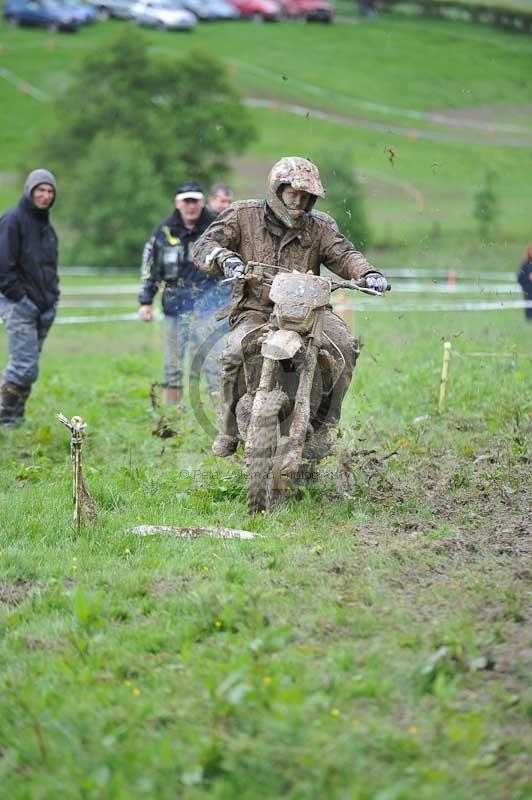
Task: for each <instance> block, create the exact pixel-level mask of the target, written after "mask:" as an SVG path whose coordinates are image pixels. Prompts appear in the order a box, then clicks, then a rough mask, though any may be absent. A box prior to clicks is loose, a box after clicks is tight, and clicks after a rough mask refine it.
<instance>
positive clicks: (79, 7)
mask: <svg viewBox="0 0 532 800" xmlns="http://www.w3.org/2000/svg"><path fill="white" fill-rule="evenodd" d="M58 2H59V5H61V6H62V7H63V8H65V9H67V10H68V11H70V13H71V14H72V16H74V17H76V19H79V21H80V24H81V25H93V24H94V22H96V11H95V10H94V8H93V7H92V6H88V5H87V4H86V3H71V2H69V0H67V2H64V0H58Z"/></svg>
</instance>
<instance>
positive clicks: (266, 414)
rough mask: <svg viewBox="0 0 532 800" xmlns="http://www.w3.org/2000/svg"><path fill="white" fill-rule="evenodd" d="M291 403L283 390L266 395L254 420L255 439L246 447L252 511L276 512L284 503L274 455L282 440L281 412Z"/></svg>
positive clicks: (249, 497) (250, 507) (253, 437)
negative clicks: (277, 480) (276, 478)
mask: <svg viewBox="0 0 532 800" xmlns="http://www.w3.org/2000/svg"><path fill="white" fill-rule="evenodd" d="M288 403H289V400H288V397H287V396H286V394H285V393H284V392H282V391H281V390H280V389H274V390H273V391H271V392H268V394H267V395H266V397H265V399H264V402H263V404H262V407H261V409H260V415H258V416H257V419H255V420H253V419H252V420H251V423H250V424H251V426H252V428H251V429H252V431H253V434H252V440H251V441H250V442H249V443H248V446H247V447H246V472H247V476H248V511H249V513H250V514H260V512H261V511H273V510H274V509H275V508H276V507H277V506H278V505H279V503H280V502H281V499H282V489H281V488H280V486H279V485H278V484H277V482H276V481H275V476H274V458H275V453H276V451H277V445H278V443H279V439H280V435H281V434H280V415H281V411H282V410H283V409H284V408H285V407H286V404H288Z"/></svg>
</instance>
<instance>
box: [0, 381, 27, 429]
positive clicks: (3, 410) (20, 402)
mask: <svg viewBox="0 0 532 800" xmlns="http://www.w3.org/2000/svg"><path fill="white" fill-rule="evenodd" d="M30 392H31V386H19V385H18V384H17V383H10V382H9V381H6V382H4V383H2V385H1V386H0V425H1V426H2V427H4V428H13V427H14V426H15V425H18V424H19V423H20V422H22V420H23V419H24V409H25V408H26V401H27V399H28V397H29V396H30Z"/></svg>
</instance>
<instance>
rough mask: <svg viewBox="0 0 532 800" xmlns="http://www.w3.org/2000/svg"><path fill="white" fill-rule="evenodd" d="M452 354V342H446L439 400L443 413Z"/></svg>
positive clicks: (439, 407)
mask: <svg viewBox="0 0 532 800" xmlns="http://www.w3.org/2000/svg"><path fill="white" fill-rule="evenodd" d="M450 355H451V343H450V342H445V344H444V345H443V364H442V368H441V378H440V397H439V400H438V411H439V412H440V413H441V412H442V410H443V402H444V400H445V389H446V387H447V373H448V372H449V358H450Z"/></svg>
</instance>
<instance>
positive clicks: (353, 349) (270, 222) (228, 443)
mask: <svg viewBox="0 0 532 800" xmlns="http://www.w3.org/2000/svg"><path fill="white" fill-rule="evenodd" d="M268 182H269V187H268V192H267V196H266V199H265V200H246V201H243V202H237V203H233V204H232V205H231V206H229V208H228V209H227V210H226V211H224V212H223V213H222V214H220V216H219V217H218V218H217V219H216V220H215V221H214V222H213V223H212V224H211V225H210V226H209V228H207V230H206V231H205V232H204V233H203V235H202V236H201V237H200V238H199V239H198V241H197V242H196V243H195V245H194V249H193V259H194V262H195V264H196V266H197V267H198V268H199V269H201V270H203V271H205V272H209V273H211V274H215V275H218V274H223V275H225V277H226V278H242V277H243V276H244V274H245V264H246V263H247V262H249V261H259V262H263V263H267V264H276V265H278V266H282V267H286V268H288V269H297V270H298V271H300V272H308V271H310V272H312V273H313V274H315V275H319V273H320V265H321V264H324V265H325V266H326V267H328V269H330V270H331V271H332V272H334V273H336V274H337V275H339V276H340V277H341V278H344V279H345V280H359V279H360V278H364V279H365V284H366V286H367V287H369V288H373V289H377V290H378V291H381V292H384V291H386V288H387V285H388V284H387V282H386V278H385V277H384V276H383V275H382V274H381V273H380V272H379V271H378V270H377V269H375V267H373V266H372V265H371V264H370V263H369V261H367V260H366V259H365V258H364V256H363V255H362V254H361V253H359V252H358V251H357V250H356V249H355V247H354V245H353V244H352V243H351V242H350V241H349V240H348V239H346V238H345V237H344V236H343V235H342V234H341V233H340V232H339V230H338V226H337V225H336V223H335V222H334V220H333V219H332V218H331V217H329V216H328V215H326V214H323V213H321V212H314V211H313V209H314V204H315V203H316V200H317V199H318V198H323V197H324V196H325V190H324V188H323V186H322V184H321V180H320V174H319V171H318V168H317V167H316V166H315V164H313V163H312V162H311V161H308V160H307V159H306V158H300V157H296V156H294V157H284V158H281V159H280V160H279V161H277V162H276V163H275V164H274V165H273V167H272V169H271V171H270V175H269V179H268ZM269 290H270V287H269V286H265V285H263V284H261V283H258V282H257V281H255V280H254V279H251V280H249V281H245V282H244V281H235V287H234V290H233V298H232V306H231V310H230V312H229V325H230V328H231V332H230V334H229V337H228V339H227V343H226V346H225V349H224V352H223V357H222V374H221V381H222V386H221V395H222V398H221V402H222V407H221V414H220V420H219V424H220V427H221V431H220V433H219V434H218V436H217V437H216V439H215V440H214V442H213V445H212V451H213V453H214V454H215V455H217V456H221V457H226V456H229V455H231V454H232V453H234V452H235V450H236V448H237V446H238V437H237V433H238V429H237V425H236V418H235V407H236V404H237V402H238V400H239V398H238V396H237V391H238V376H239V371H240V369H241V365H242V349H241V342H242V339H243V337H244V336H245V335H246V334H247V333H249V332H250V331H251V330H252V329H253V328H257V326H260V325H263V324H264V323H265V322H267V321H268V319H269V317H270V313H271V311H272V308H273V304H272V302H271V300H270V299H269ZM324 333H325V334H326V335H327V336H328V337H329V338H330V339H331V340H332V342H333V343H334V344H335V345H336V347H338V349H339V350H340V351H341V353H342V355H343V357H344V360H345V367H344V369H343V372H342V373H341V375H340V377H339V378H338V380H337V383H336V385H335V388H334V391H333V393H332V396H331V398H330V400H329V407H328V409H327V414H326V419H324V422H323V425H322V427H321V430H319V431H317V432H316V433H315V434H314V436H316V437H318V436H321V437H322V438H323V439H324V441H325V444H327V443H328V441H329V436H328V430H329V429H330V428H331V427H333V426H335V425H337V423H338V421H339V419H340V412H341V406H342V400H343V397H344V395H345V393H346V391H347V389H348V387H349V383H350V381H351V376H352V374H353V369H354V367H355V362H356V359H357V356H358V352H359V350H358V343H357V342H356V340H355V339H354V338H353V337H352V335H351V333H350V332H349V331H348V329H347V328H346V326H345V324H344V323H343V322H342V320H341V319H340V318H339V317H337V316H336V315H335V314H333V312H332V311H331V310H330V309H327V310H326V312H325V323H324ZM322 444H323V443H322ZM326 450H327V447H326V446H325V448H324V452H326Z"/></svg>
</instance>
